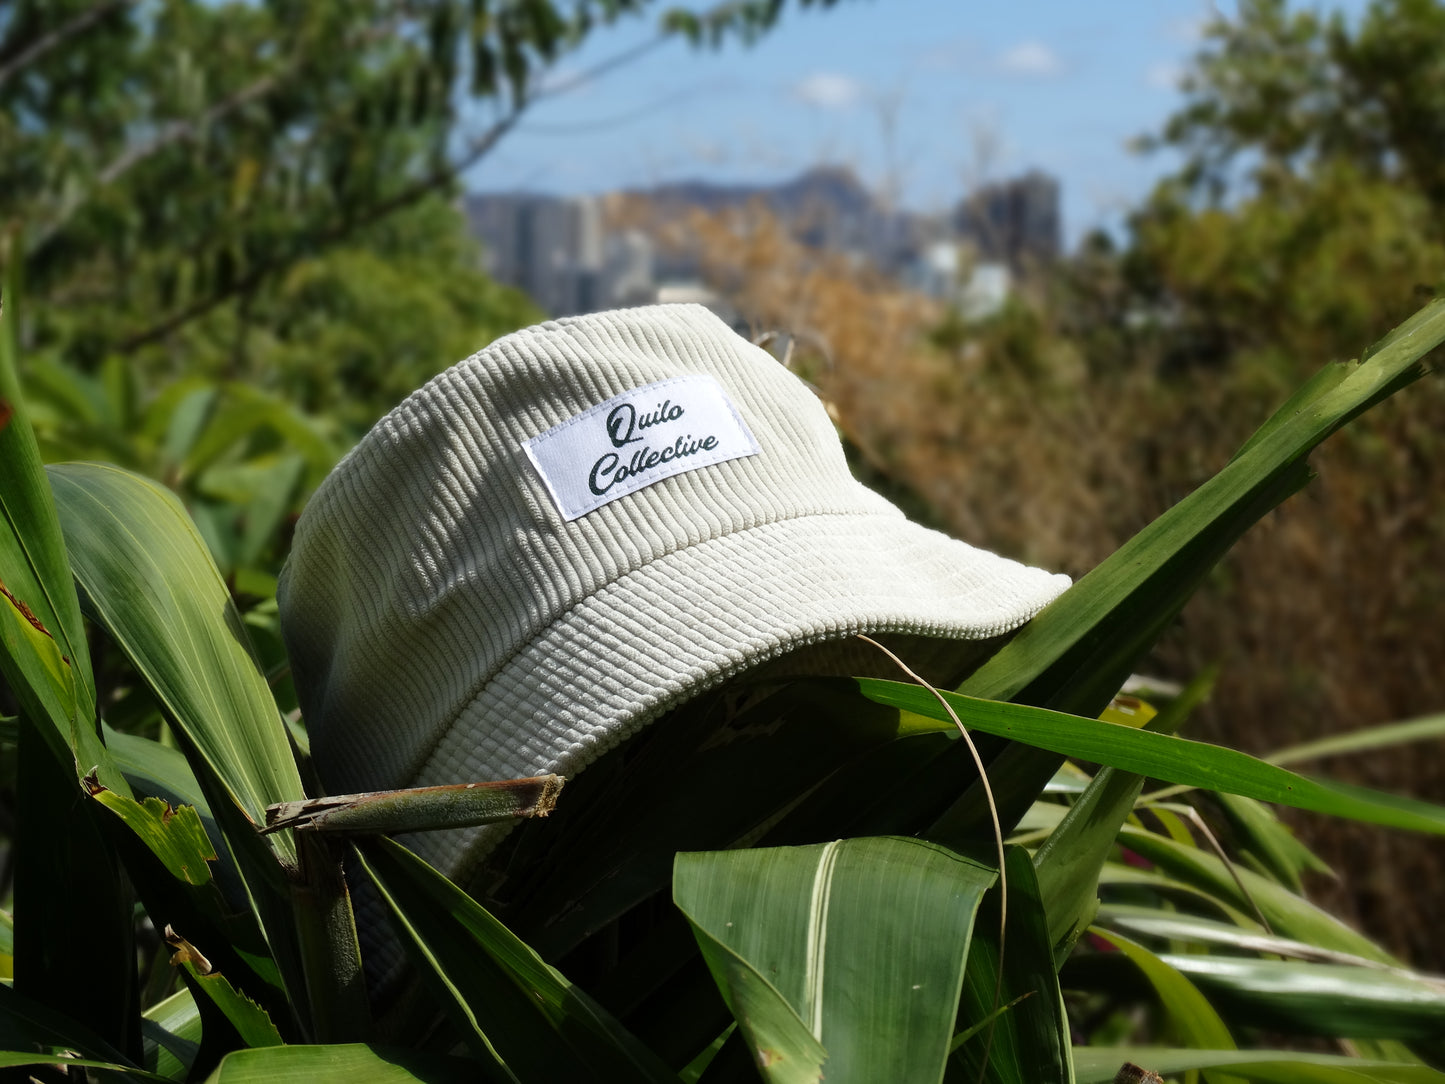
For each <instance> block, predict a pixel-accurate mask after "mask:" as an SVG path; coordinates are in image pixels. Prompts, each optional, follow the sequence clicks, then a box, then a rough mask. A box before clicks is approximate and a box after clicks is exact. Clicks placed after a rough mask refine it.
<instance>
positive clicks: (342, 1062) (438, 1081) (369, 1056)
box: [206, 1043, 477, 1084]
mask: <svg viewBox="0 0 1445 1084" xmlns="http://www.w3.org/2000/svg"><path fill="white" fill-rule="evenodd" d="M476 1074H477V1067H476V1065H475V1063H473V1062H469V1061H465V1060H463V1059H461V1058H451V1057H446V1056H445V1055H441V1054H427V1053H420V1052H418V1051H415V1050H402V1049H393V1048H391V1047H385V1046H363V1045H361V1044H359V1043H355V1044H339V1045H338V1044H333V1045H311V1046H273V1047H268V1048H266V1049H264V1050H237V1051H236V1052H235V1053H233V1054H228V1055H226V1057H225V1059H224V1060H222V1062H221V1064H220V1065H218V1066H217V1067H216V1070H215V1072H213V1073H212V1074H211V1075H210V1076H208V1077H207V1078H206V1084H275V1082H276V1081H279V1080H295V1081H303V1080H304V1081H306V1084H404V1082H406V1081H418V1080H419V1081H423V1082H424V1084H473V1082H474V1081H475V1080H476V1079H477V1075H476Z"/></svg>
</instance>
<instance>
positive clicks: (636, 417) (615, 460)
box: [524, 375, 762, 521]
mask: <svg viewBox="0 0 1445 1084" xmlns="http://www.w3.org/2000/svg"><path fill="white" fill-rule="evenodd" d="M524 447H525V448H526V449H527V455H528V457H529V458H530V459H531V460H532V463H533V465H534V466H535V467H536V468H537V473H538V474H540V475H541V476H542V481H543V482H545V483H546V485H547V490H548V492H550V493H551V494H552V500H554V501H555V502H556V503H557V510H558V511H559V512H561V513H562V518H563V519H566V520H569V521H570V520H574V519H577V518H578V517H579V516H585V515H586V514H587V513H588V512H591V511H593V510H594V509H597V508H601V507H602V506H603V505H604V504H606V503H607V502H608V501H615V500H616V499H617V498H618V497H625V496H627V494H629V493H636V492H637V491H638V490H639V489H643V488H645V487H647V486H650V485H652V483H653V482H660V481H662V480H663V479H664V478H671V477H672V476H673V475H674V474H682V473H683V472H684V471H690V470H696V469H697V468H698V467H707V466H711V465H712V464H714V463H724V462H726V461H727V460H729V459H741V458H742V457H743V456H749V455H757V454H758V453H759V452H760V451H762V449H761V448H759V447H758V442H757V441H756V440H755V439H753V435H752V433H750V432H749V431H748V427H747V425H746V424H745V423H744V422H743V419H742V417H741V416H740V415H739V414H738V412H737V409H736V408H735V407H734V406H733V405H732V403H731V402H730V401H729V400H728V397H727V393H726V392H724V391H723V388H722V385H721V384H719V383H718V382H717V381H716V380H714V379H713V378H712V377H710V376H702V375H696V376H678V377H674V378H673V379H671V380H662V381H659V382H658V383H656V384H648V385H646V386H645V387H641V388H634V389H633V390H632V391H629V392H623V393H622V394H621V395H618V396H616V397H614V398H612V399H608V400H607V402H605V403H598V404H597V405H596V406H595V407H592V408H590V409H588V410H584V411H583V412H582V413H581V414H578V415H576V416H575V417H572V418H568V419H567V420H566V421H565V422H563V423H562V424H561V425H558V426H555V427H553V428H551V429H549V430H547V431H546V432H545V433H542V434H540V435H538V436H535V437H533V438H532V439H531V440H529V441H527V442H526V443H525V445H524Z"/></svg>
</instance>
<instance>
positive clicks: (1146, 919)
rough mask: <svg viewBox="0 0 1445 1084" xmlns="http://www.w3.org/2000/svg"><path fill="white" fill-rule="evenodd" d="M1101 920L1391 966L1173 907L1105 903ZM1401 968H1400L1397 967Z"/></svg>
mask: <svg viewBox="0 0 1445 1084" xmlns="http://www.w3.org/2000/svg"><path fill="white" fill-rule="evenodd" d="M1098 920H1099V923H1100V924H1101V925H1103V926H1107V927H1109V928H1111V929H1120V930H1124V931H1127V932H1128V933H1130V934H1132V935H1138V936H1144V937H1155V938H1160V939H1163V940H1166V941H1174V942H1179V941H1184V942H1192V943H1194V944H1200V945H1222V946H1225V947H1226V948H1229V949H1233V950H1235V951H1242V952H1261V953H1268V954H1270V955H1275V956H1288V957H1293V958H1294V959H1298V960H1315V961H1318V962H1322V963H1337V964H1349V965H1351V966H1355V967H1376V968H1382V967H1388V965H1386V964H1381V963H1380V962H1379V961H1378V960H1373V959H1370V958H1368V957H1365V956H1357V955H1355V954H1354V953H1350V952H1341V951H1340V950H1338V949H1330V948H1322V947H1321V946H1319V945H1311V944H1307V943H1306V942H1304V941H1297V940H1295V939H1294V938H1292V937H1280V936H1279V935H1277V934H1271V933H1265V932H1264V931H1263V930H1262V929H1259V928H1257V927H1253V926H1251V927H1244V926H1238V925H1234V924H1231V923H1228V922H1219V921H1216V920H1214V919H1209V918H1200V917H1199V916H1198V915H1190V914H1182V913H1180V912H1178V911H1173V910H1169V911H1166V910H1160V909H1158V908H1153V907H1138V906H1131V905H1128V904H1105V905H1104V906H1102V907H1100V908H1099V915H1098ZM1394 970H1399V969H1394Z"/></svg>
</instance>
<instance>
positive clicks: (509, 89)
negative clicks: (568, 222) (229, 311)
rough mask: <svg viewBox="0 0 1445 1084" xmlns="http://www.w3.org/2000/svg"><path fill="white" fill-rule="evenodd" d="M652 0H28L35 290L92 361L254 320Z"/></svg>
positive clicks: (704, 22)
mask: <svg viewBox="0 0 1445 1084" xmlns="http://www.w3.org/2000/svg"><path fill="white" fill-rule="evenodd" d="M815 2H816V3H819V4H821V5H823V6H829V5H831V3H833V2H834V0H800V3H804V4H807V3H815ZM655 6H656V5H655V4H654V0H492V2H489V0H304V2H302V0H255V2H247V0H229V2H221V3H216V2H208V0H146V2H144V3H142V2H140V0H13V2H11V3H9V4H7V5H5V6H3V7H0V227H8V228H11V229H13V228H14V227H16V226H17V225H23V227H24V234H23V237H22V239H21V241H20V242H19V244H20V245H21V246H23V251H22V252H21V253H20V255H21V256H22V257H23V259H24V262H25V266H26V271H27V275H28V280H29V289H30V294H31V297H32V305H31V312H32V314H34V315H35V316H36V317H37V319H41V320H42V321H43V318H44V312H45V310H46V309H48V308H52V307H54V308H59V309H62V310H65V311H67V312H70V313H74V314H83V315H84V321H83V323H84V327H83V329H81V328H75V329H73V331H74V336H73V338H72V339H71V340H70V341H69V342H68V344H67V353H68V354H69V358H70V360H72V361H75V362H77V363H80V364H82V365H83V366H86V367H93V366H94V365H96V364H98V363H99V361H100V360H101V359H102V358H103V357H104V355H105V354H106V353H107V352H108V351H112V350H119V351H122V352H125V353H132V352H134V351H136V350H137V349H139V348H141V347H143V346H146V345H148V344H151V343H155V342H157V341H160V340H163V339H165V338H166V337H167V336H169V335H170V334H171V333H172V332H174V331H176V330H177V329H178V328H181V327H184V326H186V325H187V324H189V323H191V322H192V321H194V320H196V319H197V318H199V317H201V316H204V315H206V314H208V313H211V312H213V311H214V310H216V309H217V308H219V307H221V306H223V305H229V306H232V307H233V308H234V309H235V311H236V312H237V313H239V314H240V318H239V321H238V322H239V324H241V325H245V324H246V323H247V322H248V320H249V319H250V318H251V315H252V314H253V312H254V311H255V309H257V308H264V307H265V306H266V304H267V303H268V302H267V299H266V298H265V296H264V295H265V292H266V290H268V289H270V288H272V287H274V285H275V284H276V283H277V282H279V281H281V280H282V279H283V278H284V277H285V276H286V275H287V274H288V273H290V272H292V271H293V270H294V269H295V268H296V267H297V265H298V264H299V263H301V262H302V261H305V260H308V259H312V258H314V257H316V256H317V255H318V254H320V253H321V252H323V251H325V250H327V249H328V248H331V247H333V246H336V245H338V244H341V243H345V242H349V241H351V240H353V239H355V238H356V237H357V236H358V235H359V234H360V233H362V232H363V231H364V230H365V229H366V228H367V227H368V226H370V225H371V224H373V223H376V222H378V221H380V220H382V219H384V218H386V217H388V216H390V215H392V214H394V213H395V212H397V211H398V210H401V209H403V208H407V207H410V206H413V205H415V204H416V203H418V202H419V201H421V200H422V199H424V198H426V197H427V196H429V195H432V194H434V193H446V192H449V191H450V190H451V189H452V186H453V184H454V182H455V180H456V178H457V177H458V175H459V174H460V173H461V172H462V171H463V170H464V169H466V168H468V167H470V166H471V165H473V164H474V163H476V162H477V161H479V160H480V159H481V158H482V157H483V156H485V154H486V153H487V152H488V151H489V150H490V149H491V148H492V147H493V146H494V145H495V144H496V142H497V141H498V140H499V139H500V138H501V137H502V136H503V135H505V134H506V132H507V131H509V130H510V129H511V128H512V127H513V126H514V125H515V124H516V123H517V121H518V119H519V118H520V117H521V116H522V114H523V112H524V111H525V110H526V108H527V107H528V105H529V104H530V103H531V102H533V101H535V100H536V99H537V98H539V97H540V96H541V95H542V94H544V93H546V92H545V91H543V90H542V89H541V76H542V74H543V72H545V70H546V69H547V68H548V67H549V66H550V65H551V64H553V63H554V62H555V61H557V60H558V59H559V58H560V57H561V56H563V55H564V54H566V53H567V52H569V51H571V50H573V49H575V48H576V47H577V46H578V45H579V44H580V43H581V42H582V41H583V40H584V39H585V38H586V36H587V35H588V34H589V32H591V31H592V30H593V29H594V27H596V26H597V25H599V24H602V23H607V22H611V21H613V20H615V19H618V18H621V17H624V16H636V15H639V14H641V13H643V12H645V11H646V10H649V9H651V8H653V7H655ZM782 7H783V0H746V2H743V3H732V4H726V5H723V6H722V7H719V8H717V9H715V10H713V11H710V12H701V13H700V12H696V11H691V10H687V9H678V10H669V11H667V12H666V13H665V15H664V17H663V21H662V24H661V27H662V29H661V31H660V34H659V40H660V39H661V37H664V36H666V35H668V34H682V35H686V36H688V37H690V38H692V39H693V40H694V41H714V42H715V41H718V40H720V39H721V38H722V37H724V36H725V35H729V34H736V35H741V36H743V37H747V36H749V35H752V34H756V33H759V32H761V31H763V30H765V29H766V28H767V27H768V26H769V25H771V23H772V22H773V21H775V20H776V18H777V17H778V15H779V13H780V11H781V8H782ZM618 59H619V60H621V59H625V57H624V58H618ZM449 228H451V229H455V228H457V227H456V224H455V223H453V224H451V226H450V227H449Z"/></svg>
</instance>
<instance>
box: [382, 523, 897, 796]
mask: <svg viewBox="0 0 1445 1084" xmlns="http://www.w3.org/2000/svg"><path fill="white" fill-rule="evenodd" d="M824 517H826V518H855V519H859V520H864V519H882V520H892V519H893V518H894V517H891V516H883V515H880V514H879V513H878V512H875V511H873V510H871V509H869V510H861V509H860V510H843V511H823V512H820V511H808V512H804V513H802V514H800V515H793V516H781V517H779V518H777V519H770V520H767V521H766V522H763V523H754V524H752V525H751V526H749V527H744V528H742V529H740V530H736V531H727V532H725V533H722V534H716V535H712V536H711V537H708V538H704V539H700V540H699V541H697V542H694V543H691V544H690V545H687V546H677V547H675V548H673V549H668V550H664V551H662V552H661V553H658V554H655V555H654V556H652V557H649V558H648V559H647V560H646V561H643V562H642V563H641V564H639V565H637V566H636V567H633V568H627V569H625V570H623V571H622V572H621V573H620V574H619V575H616V576H613V577H612V578H611V579H609V580H607V581H606V582H604V583H600V584H598V585H596V586H595V587H594V588H593V589H592V590H591V591H590V592H589V593H587V594H585V595H583V596H581V597H580V598H578V599H577V600H576V601H575V602H573V603H572V605H570V606H568V607H567V608H566V609H565V610H561V611H559V612H558V613H557V614H555V615H553V616H552V617H551V619H549V620H548V621H547V622H546V623H544V624H542V625H539V626H538V627H537V628H536V629H535V630H534V631H533V633H532V634H531V635H530V636H528V637H527V639H525V640H523V641H522V642H521V643H520V644H519V645H518V646H517V647H516V649H515V650H513V651H511V652H510V653H508V654H507V655H506V656H505V657H504V658H502V659H500V660H499V661H498V662H497V664H496V665H495V666H494V667H492V668H491V669H490V670H488V671H487V673H486V675H485V676H484V677H482V678H481V679H480V680H479V681H477V682H475V683H474V684H472V685H471V686H469V687H468V689H467V693H466V695H465V696H462V697H458V698H457V704H458V706H457V708H456V709H455V710H454V711H453V712H451V713H450V714H448V715H447V716H446V719H445V722H444V724H443V725H440V726H438V727H437V728H436V730H435V736H434V737H433V738H432V739H431V740H430V741H429V742H428V743H427V744H426V746H425V749H424V751H422V752H420V753H419V754H418V755H417V756H415V757H413V758H412V762H411V765H410V767H409V769H408V773H407V778H408V779H415V778H416V776H417V775H418V773H419V772H420V771H421V768H422V767H423V766H425V765H426V764H427V763H428V762H429V761H430V760H431V759H432V757H433V756H434V755H435V754H436V751H437V747H438V746H439V745H440V744H441V743H442V741H443V740H444V739H445V738H446V736H447V734H449V733H450V732H451V730H452V728H453V727H454V726H455V725H456V724H457V722H458V721H459V720H460V719H461V717H462V716H463V715H464V714H465V713H466V711H467V708H468V707H469V706H471V705H472V704H473V703H475V702H476V700H477V697H478V696H479V695H480V694H481V691H482V689H484V688H485V687H486V686H487V685H489V684H490V683H491V682H492V681H493V680H495V679H496V677H497V675H498V674H500V673H501V672H502V671H503V670H505V669H506V668H507V666H508V665H509V664H510V663H511V662H512V660H513V659H515V658H517V656H519V655H522V654H524V653H526V652H527V651H528V650H530V649H531V647H532V645H533V644H535V643H536V642H537V641H538V640H540V639H541V638H542V637H543V636H545V635H546V634H547V631H548V630H549V629H551V628H552V627H553V626H555V625H557V624H558V623H559V622H561V621H564V620H566V618H567V617H568V615H570V614H571V613H572V612H573V611H575V610H576V609H578V608H579V607H581V606H584V605H586V604H587V603H588V602H589V601H591V600H592V599H593V598H595V597H596V596H597V595H598V594H600V593H601V592H603V591H605V590H607V589H608V588H610V587H612V586H613V585H614V584H617V583H621V582H622V581H623V580H625V579H627V578H628V577H630V576H633V575H636V574H637V573H640V572H642V571H643V570H644V569H646V568H649V567H651V566H652V565H654V564H656V563H657V562H658V561H662V560H666V559H667V558H669V557H672V556H673V555H675V554H678V553H681V552H683V551H684V550H689V549H693V548H694V547H696V546H707V545H709V544H711V543H714V542H718V541H720V540H722V539H724V538H734V537H737V536H740V535H745V534H749V533H751V532H753V531H760V530H766V529H769V528H772V527H775V526H776V525H778V524H780V523H793V522H797V521H800V520H807V519H814V518H824Z"/></svg>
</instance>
